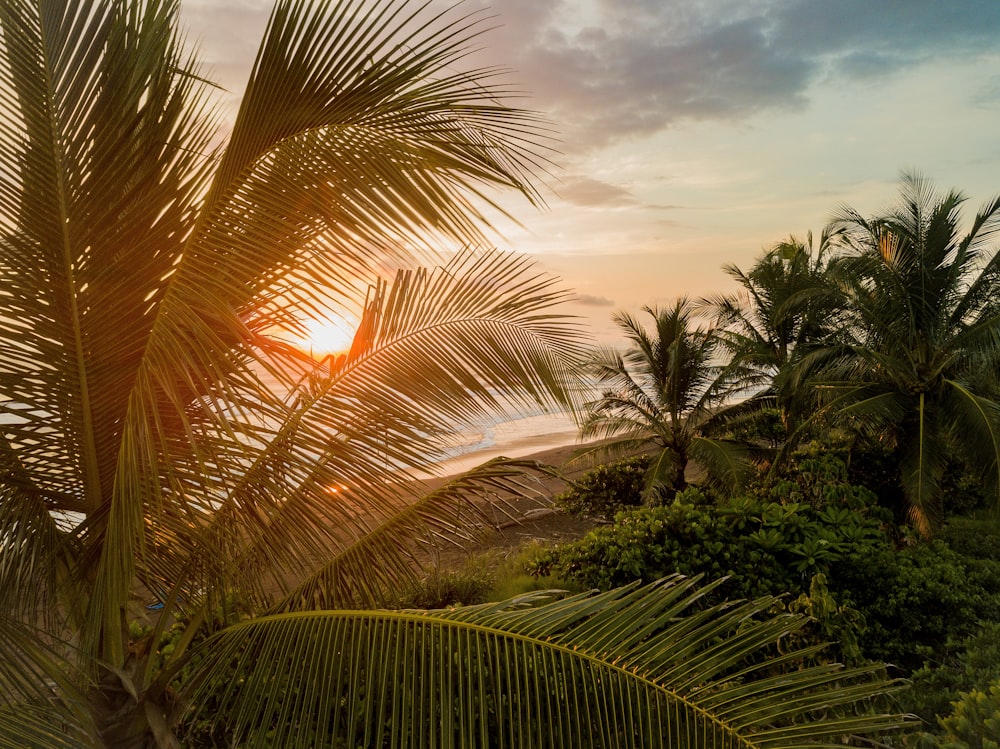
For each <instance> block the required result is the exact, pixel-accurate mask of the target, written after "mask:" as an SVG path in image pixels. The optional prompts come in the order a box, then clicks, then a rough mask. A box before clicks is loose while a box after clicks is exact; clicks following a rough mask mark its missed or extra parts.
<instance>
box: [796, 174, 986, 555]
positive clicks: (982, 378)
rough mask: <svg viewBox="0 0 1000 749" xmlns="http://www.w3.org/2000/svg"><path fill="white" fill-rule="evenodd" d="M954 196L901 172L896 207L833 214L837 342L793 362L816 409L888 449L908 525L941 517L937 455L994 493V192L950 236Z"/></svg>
mask: <svg viewBox="0 0 1000 749" xmlns="http://www.w3.org/2000/svg"><path fill="white" fill-rule="evenodd" d="M964 202H965V198H964V196H962V195H961V194H960V193H958V192H955V191H952V192H949V193H947V194H945V195H938V194H936V193H935V192H934V190H933V189H932V187H931V185H930V184H929V183H928V181H927V180H925V179H923V178H921V177H920V176H918V175H915V174H907V175H904V176H903V179H902V184H901V189H900V194H899V201H898V203H897V205H896V206H894V207H892V208H890V209H889V210H888V211H886V212H884V213H883V214H881V215H878V216H875V217H873V218H870V219H869V218H864V217H862V216H861V215H860V214H858V213H857V212H856V211H853V210H851V209H845V210H844V211H843V212H842V213H841V215H840V217H839V219H838V220H837V221H836V222H835V224H834V225H835V227H836V230H837V242H836V247H835V251H836V252H837V253H838V257H837V259H836V260H835V261H834V263H833V266H832V267H831V268H830V269H828V272H827V277H828V278H829V279H830V281H831V284H832V287H831V288H836V289H837V290H838V292H839V293H840V294H841V297H842V304H843V309H844V315H845V317H844V328H843V337H841V339H840V340H837V341H835V342H832V343H831V344H829V345H827V346H826V347H825V348H824V349H822V350H820V351H817V352H814V353H813V354H811V355H810V356H809V357H805V358H804V359H803V360H802V361H801V362H800V363H799V365H796V366H798V367H799V369H800V372H799V374H798V375H797V379H799V380H800V381H803V382H806V381H808V382H810V383H811V384H812V385H813V386H815V388H816V390H815V392H816V393H817V394H818V395H820V396H822V399H823V402H824V409H823V410H822V411H821V413H823V414H824V415H828V416H836V417H837V418H838V419H839V420H841V421H842V422H843V423H846V424H850V425H852V426H853V428H856V429H857V430H859V431H866V432H868V433H869V434H874V435H878V437H879V439H880V440H882V441H883V443H884V444H886V445H889V446H891V447H892V448H893V451H894V453H895V456H896V458H895V462H896V464H897V465H898V466H899V477H900V481H901V485H902V487H903V490H904V491H905V495H906V498H907V501H908V502H909V505H910V509H911V517H912V519H913V521H914V524H915V526H916V527H917V528H918V529H919V530H920V532H921V533H923V534H924V535H930V534H931V533H932V532H933V530H934V529H935V528H936V527H937V526H938V525H939V524H940V523H941V521H942V519H943V517H944V510H945V508H944V507H943V497H942V480H943V475H944V469H945V465H946V462H947V460H948V459H949V457H957V458H959V459H960V460H962V461H963V462H964V463H965V464H966V465H967V466H968V468H969V470H970V471H971V475H972V476H974V477H975V480H976V481H978V482H980V483H981V484H983V485H984V486H985V487H987V489H988V491H989V493H990V496H991V497H1000V493H998V492H1000V401H998V399H997V396H998V393H1000V391H998V389H997V379H996V376H995V371H994V370H995V362H996V361H997V359H998V356H1000V335H998V334H997V331H998V329H1000V314H998V312H1000V309H998V307H997V295H996V293H995V289H996V280H997V272H998V269H1000V254H998V253H997V251H996V250H997V248H996V246H994V245H993V244H991V242H992V241H993V239H994V237H995V234H996V232H997V230H998V228H1000V198H995V199H993V200H992V201H990V202H989V203H987V204H986V205H985V206H983V208H982V209H981V210H980V212H979V213H977V214H976V216H975V217H973V219H972V220H971V222H969V223H968V227H969V228H968V231H967V232H966V233H964V234H963V233H962V232H961V231H960V227H961V226H962V225H963V223H964V222H963V221H962V218H961V207H962V204H963V203H964Z"/></svg>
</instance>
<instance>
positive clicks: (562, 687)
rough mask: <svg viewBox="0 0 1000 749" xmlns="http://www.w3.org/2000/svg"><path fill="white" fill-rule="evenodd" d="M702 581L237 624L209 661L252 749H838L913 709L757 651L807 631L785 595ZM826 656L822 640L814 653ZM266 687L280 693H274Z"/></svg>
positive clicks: (856, 682)
mask: <svg viewBox="0 0 1000 749" xmlns="http://www.w3.org/2000/svg"><path fill="white" fill-rule="evenodd" d="M702 595H703V591H700V590H698V589H697V588H696V587H694V584H693V582H692V581H686V580H682V579H678V578H672V579H667V580H665V581H661V582H660V583H656V584H653V585H649V586H646V587H642V588H636V587H632V588H627V589H621V590H616V591H611V592H608V593H602V594H597V595H590V594H583V595H578V596H573V597H570V598H566V599H563V600H558V601H552V600H551V599H550V597H549V596H548V595H546V594H534V595H531V596H527V597H523V598H521V599H515V600H513V601H508V602H504V603H499V604H486V605H482V606H470V607H464V608H458V609H453V610H448V611H437V612H405V611H403V612H389V611H368V612H359V611H316V612H310V613H302V614H287V615H280V616H274V617H268V618H265V619H260V620H257V621H254V622H248V623H246V624H241V625H237V626H235V627H232V628H230V629H229V630H226V631H223V632H221V633H220V634H218V635H217V636H215V637H214V638H213V639H211V640H210V641H209V642H207V643H206V645H205V647H204V648H203V650H202V651H201V654H199V656H198V658H201V660H199V661H198V666H197V667H196V672H195V674H196V675H195V677H194V679H193V681H192V682H191V684H192V686H193V687H195V688H194V689H193V691H192V692H191V694H190V698H191V703H190V704H191V705H192V706H193V708H192V709H193V713H194V715H195V716H197V717H200V718H208V719H210V718H211V717H212V716H210V715H208V714H207V713H206V712H205V711H203V710H198V708H197V705H199V704H202V700H203V699H204V698H205V697H207V696H208V695H209V694H213V695H214V696H215V697H217V698H218V700H219V701H218V702H214V703H213V708H212V709H213V710H215V711H218V712H217V713H216V718H217V719H218V720H220V721H223V720H224V721H225V725H226V727H227V729H228V731H229V732H230V734H229V736H230V740H231V741H232V742H234V743H238V744H239V745H240V746H247V747H251V746H264V745H265V742H271V741H273V742H275V743H277V744H280V745H281V746H286V747H297V746H310V747H323V746H335V745H339V743H342V742H345V741H346V742H347V743H359V744H362V745H365V746H423V745H427V746H439V747H445V746H483V747H487V746H517V747H520V746H579V747H590V746H617V747H633V746H634V747H655V746H663V747H668V746H669V747H691V749H695V747H697V748H698V749H710V748H712V747H747V748H750V747H768V748H769V749H778V748H779V747H797V748H801V747H805V746H829V747H834V746H839V745H841V744H840V737H841V736H843V735H852V734H853V735H863V734H866V733H872V732H875V731H886V730H891V729H893V728H896V727H899V726H901V725H903V724H905V723H906V721H905V719H904V718H902V716H899V715H890V714H885V713H880V712H878V711H877V710H872V709H856V708H858V707H859V706H860V705H862V704H864V703H866V702H867V700H869V699H870V698H872V697H874V696H877V695H880V694H885V693H886V692H888V691H890V690H892V689H893V688H895V685H894V683H893V682H890V681H887V680H885V678H884V677H882V676H881V675H880V672H879V669H877V668H860V669H843V668H841V667H839V666H836V665H830V666H813V667H804V668H801V669H795V668H782V667H783V666H786V665H787V664H788V663H790V662H794V661H795V660H796V659H797V658H800V657H802V656H803V655H805V653H804V652H792V653H788V654H784V655H780V656H779V655H775V656H774V657H773V659H772V660H764V661H763V662H761V661H760V660H759V659H758V654H759V653H760V652H762V649H766V648H768V647H769V646H773V645H774V644H775V643H777V642H778V641H779V640H780V639H781V638H782V637H784V636H786V635H788V634H790V633H792V632H795V631H797V630H798V629H799V628H800V627H801V626H803V624H804V620H803V619H802V618H799V617H796V616H788V615H785V616H781V615H779V616H772V615H767V614H766V613H765V612H766V611H768V610H769V609H770V608H771V607H772V606H773V604H774V600H773V599H770V598H768V599H760V600H757V601H753V602H747V603H741V604H723V605H718V606H711V607H703V606H701V605H700V604H699V601H700V600H701V597H702ZM814 650H815V649H814V648H813V649H810V651H809V652H813V651H814ZM264 684H267V685H269V688H268V689H263V688H261V687H262V685H264Z"/></svg>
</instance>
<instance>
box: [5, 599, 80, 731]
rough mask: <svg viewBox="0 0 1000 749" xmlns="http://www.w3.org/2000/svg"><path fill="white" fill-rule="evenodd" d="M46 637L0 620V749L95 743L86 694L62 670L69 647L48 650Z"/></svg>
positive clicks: (62, 645) (76, 678) (74, 678)
mask: <svg viewBox="0 0 1000 749" xmlns="http://www.w3.org/2000/svg"><path fill="white" fill-rule="evenodd" d="M47 638H48V635H46V634H45V633H42V632H39V631H36V630H32V629H30V628H29V627H26V626H24V625H22V624H20V623H19V622H16V621H9V620H7V619H6V618H0V747H5V748H6V747H10V748H11V749H15V748H16V749H20V748H21V747H39V748H40V749H50V748H51V749H57V748H59V747H66V748H67V749H72V747H80V746H94V745H96V744H97V729H96V727H95V726H94V724H93V723H92V721H91V719H90V717H89V716H88V714H87V708H86V700H87V697H86V692H85V690H84V689H82V688H81V685H80V681H79V675H78V674H75V673H73V671H72V669H71V668H69V667H67V665H66V661H65V657H66V651H67V650H69V649H70V646H69V645H68V644H66V643H57V644H56V646H55V647H52V646H49V645H47V644H46V639H47Z"/></svg>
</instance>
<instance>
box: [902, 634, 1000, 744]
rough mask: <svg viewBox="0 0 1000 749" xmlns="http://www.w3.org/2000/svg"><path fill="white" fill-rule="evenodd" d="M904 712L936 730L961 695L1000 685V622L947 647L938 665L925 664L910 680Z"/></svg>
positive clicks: (905, 697)
mask: <svg viewBox="0 0 1000 749" xmlns="http://www.w3.org/2000/svg"><path fill="white" fill-rule="evenodd" d="M910 682H911V684H912V686H911V688H910V689H909V690H908V691H907V692H906V693H905V695H904V703H903V709H904V710H906V711H907V712H911V713H914V714H916V715H918V716H920V717H921V718H922V719H923V720H924V721H925V722H926V723H928V724H929V725H931V726H933V725H934V724H935V722H936V720H937V716H939V715H946V714H948V713H949V712H950V711H951V709H952V708H951V703H953V702H955V701H956V700H958V699H959V697H960V695H961V693H962V692H971V691H973V690H976V689H979V690H987V689H989V687H990V685H991V684H993V683H994V682H1000V622H989V623H987V624H985V625H983V626H982V627H981V628H980V629H979V631H978V632H977V633H976V634H974V635H972V636H971V637H967V638H965V639H964V640H962V641H961V642H960V643H958V644H957V645H953V644H952V643H950V642H949V643H948V645H947V647H946V648H945V651H944V652H942V653H940V654H939V660H938V662H936V663H932V662H926V663H925V664H924V665H923V666H922V667H921V668H919V669H917V670H916V671H914V672H913V674H912V675H911V676H910Z"/></svg>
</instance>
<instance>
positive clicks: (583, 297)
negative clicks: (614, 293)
mask: <svg viewBox="0 0 1000 749" xmlns="http://www.w3.org/2000/svg"><path fill="white" fill-rule="evenodd" d="M573 301H574V302H576V303H577V304H579V305H582V306H584V307H614V306H615V300H614V299H608V298H607V297H603V296H594V295H593V294H577V295H576V296H575V297H573Z"/></svg>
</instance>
